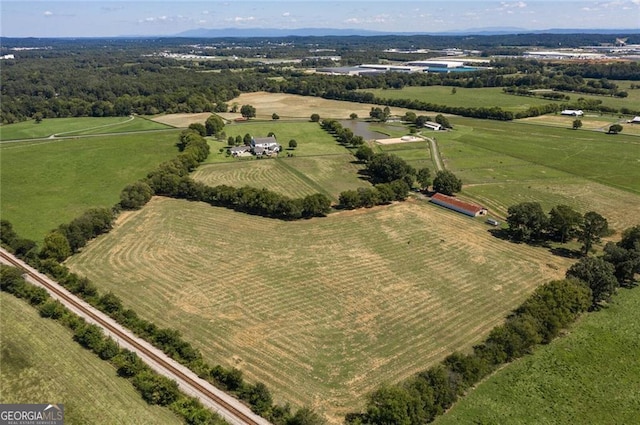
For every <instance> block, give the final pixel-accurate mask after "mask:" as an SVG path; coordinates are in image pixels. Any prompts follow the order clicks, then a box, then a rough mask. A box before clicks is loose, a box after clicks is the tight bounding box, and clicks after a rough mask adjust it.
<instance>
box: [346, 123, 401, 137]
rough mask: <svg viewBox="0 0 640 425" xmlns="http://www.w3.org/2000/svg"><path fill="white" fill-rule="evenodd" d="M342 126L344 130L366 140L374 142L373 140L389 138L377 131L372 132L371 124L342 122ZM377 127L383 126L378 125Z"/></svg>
mask: <svg viewBox="0 0 640 425" xmlns="http://www.w3.org/2000/svg"><path fill="white" fill-rule="evenodd" d="M340 124H342V127H343V128H348V129H349V130H351V131H353V134H355V135H356V136H361V137H362V138H363V139H364V140H372V139H388V138H389V136H387V135H386V134H382V133H379V132H377V131H372V130H371V127H370V123H368V122H364V121H358V120H340ZM376 125H377V126H380V125H381V124H378V123H376Z"/></svg>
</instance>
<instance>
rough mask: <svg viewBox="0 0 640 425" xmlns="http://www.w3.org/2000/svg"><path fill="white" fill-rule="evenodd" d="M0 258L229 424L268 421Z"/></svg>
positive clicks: (15, 262)
mask: <svg viewBox="0 0 640 425" xmlns="http://www.w3.org/2000/svg"><path fill="white" fill-rule="evenodd" d="M0 260H1V261H0V262H2V263H4V264H8V265H11V266H14V267H17V268H20V269H22V270H24V271H25V277H26V279H27V280H28V281H29V282H31V283H33V284H35V285H38V286H41V287H43V288H45V289H46V290H47V292H49V294H50V295H51V296H52V297H53V298H55V299H57V300H58V301H60V302H61V303H62V304H64V305H65V307H67V308H68V309H69V310H71V311H73V312H74V313H76V314H78V315H79V316H81V317H82V318H84V319H85V320H86V321H87V322H89V323H94V324H96V325H98V326H100V327H101V328H102V329H103V331H104V332H105V334H106V335H109V336H110V337H112V338H113V339H114V340H115V341H116V342H117V343H118V344H119V345H120V346H121V347H123V348H127V349H129V350H131V351H133V352H135V353H136V354H137V355H138V356H139V357H140V358H141V359H142V360H143V361H144V362H145V363H147V365H149V366H150V367H151V368H152V369H154V370H155V371H156V372H158V373H160V374H162V375H164V376H166V377H168V378H170V379H173V380H175V381H176V382H177V383H178V386H179V387H180V389H181V390H182V391H183V392H185V393H186V394H188V395H191V396H193V397H196V398H198V399H199V400H200V402H201V403H202V404H203V405H205V406H206V407H208V408H210V409H212V410H213V411H215V412H216V413H217V414H219V415H220V416H221V417H222V418H224V420H225V421H227V422H229V423H231V424H233V425H269V424H270V423H269V422H268V421H267V420H266V419H264V418H262V417H260V416H258V415H256V414H255V413H253V412H252V411H251V410H250V409H249V408H248V407H247V406H246V405H244V404H242V403H241V402H240V401H239V400H237V399H235V398H233V397H231V396H230V395H228V394H226V393H224V392H223V391H221V390H219V389H218V388H216V387H214V386H213V385H211V384H210V383H208V382H206V381H204V380H203V379H201V378H199V377H198V376H197V375H196V374H195V373H193V372H192V371H191V370H189V369H188V368H186V367H185V366H183V365H181V364H179V363H178V362H176V361H175V360H173V359H171V358H169V357H168V356H167V355H166V354H164V353H163V352H162V351H160V350H158V349H157V348H155V347H153V346H152V345H151V344H149V343H148V342H146V341H144V340H142V339H141V338H139V337H137V336H135V335H133V333H131V332H130V331H129V330H127V329H125V328H123V327H122V326H121V325H120V324H118V323H117V322H115V321H114V320H113V319H111V318H110V317H108V316H107V315H105V314H104V313H102V312H101V311H99V310H97V309H96V308H95V307H93V306H91V305H89V304H87V303H86V302H85V301H83V300H81V299H79V298H78V297H76V296H75V295H73V294H71V293H70V292H69V291H67V290H66V289H64V288H63V287H62V286H60V285H59V284H58V283H56V282H54V281H53V280H51V279H50V278H49V277H47V276H45V275H43V274H42V273H40V272H38V271H37V270H36V269H34V268H33V267H31V266H29V265H28V264H26V263H24V262H23V261H21V260H19V259H17V258H16V257H15V256H13V255H11V254H10V253H9V252H7V251H5V250H4V249H1V248H0Z"/></svg>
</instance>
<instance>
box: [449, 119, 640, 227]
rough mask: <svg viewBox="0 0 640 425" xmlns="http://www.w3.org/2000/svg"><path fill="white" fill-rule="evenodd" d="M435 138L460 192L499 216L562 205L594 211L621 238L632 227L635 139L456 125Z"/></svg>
mask: <svg viewBox="0 0 640 425" xmlns="http://www.w3.org/2000/svg"><path fill="white" fill-rule="evenodd" d="M452 123H453V125H454V130H453V131H450V132H446V133H445V132H441V133H438V134H437V136H436V138H437V140H438V146H439V149H440V153H441V155H442V158H443V160H444V162H445V167H446V168H448V169H450V170H451V171H453V172H454V173H455V174H456V175H457V176H459V177H460V178H461V179H462V181H463V183H464V188H463V192H464V194H466V195H469V196H471V197H474V198H476V199H477V200H478V201H481V202H482V203H484V204H485V205H486V206H488V207H489V208H490V209H494V210H496V212H497V213H499V214H500V215H502V216H504V215H506V210H507V208H508V207H509V206H510V205H514V204H516V203H519V202H523V201H536V202H540V203H541V204H542V205H543V207H544V208H545V210H548V209H550V208H551V207H553V206H555V205H558V204H559V203H565V204H568V205H571V206H573V207H574V208H577V209H578V210H579V211H582V212H587V211H589V210H595V211H598V212H600V214H602V215H604V216H605V217H607V218H608V219H609V220H610V222H611V223H613V225H614V227H616V228H617V229H618V230H622V229H623V228H625V227H630V226H633V225H635V224H637V222H638V221H637V217H636V216H635V215H633V214H629V212H630V211H636V210H638V208H640V196H639V195H640V167H639V166H638V164H640V156H639V155H638V152H640V139H638V138H637V137H635V136H629V135H623V134H618V135H615V136H614V135H607V134H604V133H601V132H595V131H586V130H585V131H582V130H579V131H574V130H569V129H563V128H554V127H548V126H541V125H534V124H530V123H520V122H508V123H503V122H495V121H488V120H474V119H467V118H460V117H456V118H453V119H452Z"/></svg>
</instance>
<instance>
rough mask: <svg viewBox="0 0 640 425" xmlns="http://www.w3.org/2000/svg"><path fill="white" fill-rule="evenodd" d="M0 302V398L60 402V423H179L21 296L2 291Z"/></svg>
mask: <svg viewBox="0 0 640 425" xmlns="http://www.w3.org/2000/svg"><path fill="white" fill-rule="evenodd" d="M0 305H2V308H0V328H2V336H1V338H0V352H1V359H2V361H1V363H0V366H1V367H0V378H1V384H0V402H1V403H54V404H59V403H62V404H64V414H65V418H64V419H65V424H78V425H82V424H94V423H103V424H125V423H126V424H140V425H146V424H180V423H182V422H181V420H180V418H178V417H177V416H175V415H174V414H173V413H172V412H171V411H170V410H169V409H166V408H162V407H158V406H150V405H148V404H147V403H146V402H145V401H144V400H142V397H140V394H139V393H138V392H137V391H136V390H135V389H134V388H133V385H132V384H131V383H129V382H128V381H127V380H125V379H123V378H120V377H118V375H117V374H116V370H115V368H114V367H113V366H111V365H110V364H109V363H107V362H105V361H104V360H100V358H98V356H96V355H95V354H93V353H92V352H90V351H89V350H85V349H84V348H82V347H81V346H80V345H79V344H78V343H76V342H75V341H73V333H72V332H71V331H70V330H68V329H66V328H65V327H63V326H62V325H61V324H59V323H57V322H55V321H53V320H49V319H43V318H41V317H40V316H39V315H38V313H37V311H36V309H35V308H33V307H31V306H30V305H28V304H27V303H26V302H25V301H24V300H19V299H17V298H15V297H14V296H12V295H9V294H7V293H4V292H2V293H0ZM17 423H21V422H19V421H18V422H17Z"/></svg>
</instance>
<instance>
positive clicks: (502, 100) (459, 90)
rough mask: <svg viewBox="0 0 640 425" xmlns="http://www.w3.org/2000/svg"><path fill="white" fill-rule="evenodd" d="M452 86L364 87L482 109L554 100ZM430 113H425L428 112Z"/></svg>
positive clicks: (381, 93) (383, 95) (523, 107)
mask: <svg viewBox="0 0 640 425" xmlns="http://www.w3.org/2000/svg"><path fill="white" fill-rule="evenodd" d="M451 89H452V87H445V86H428V87H404V88H402V89H395V90H394V89H362V90H361V91H366V92H370V93H373V94H374V95H375V96H376V97H378V98H382V99H416V100H419V101H422V102H427V103H433V104H435V105H449V106H456V107H469V108H481V107H488V106H499V107H500V108H502V109H504V110H505V111H512V112H519V111H524V110H526V109H528V108H529V107H531V106H535V105H547V104H549V103H554V101H552V100H547V99H539V98H535V97H524V96H513V95H509V94H505V93H504V92H503V91H502V88H501V87H488V88H481V89H469V88H464V87H456V93H455V94H452V91H451ZM426 113H427V112H425V114H426Z"/></svg>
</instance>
